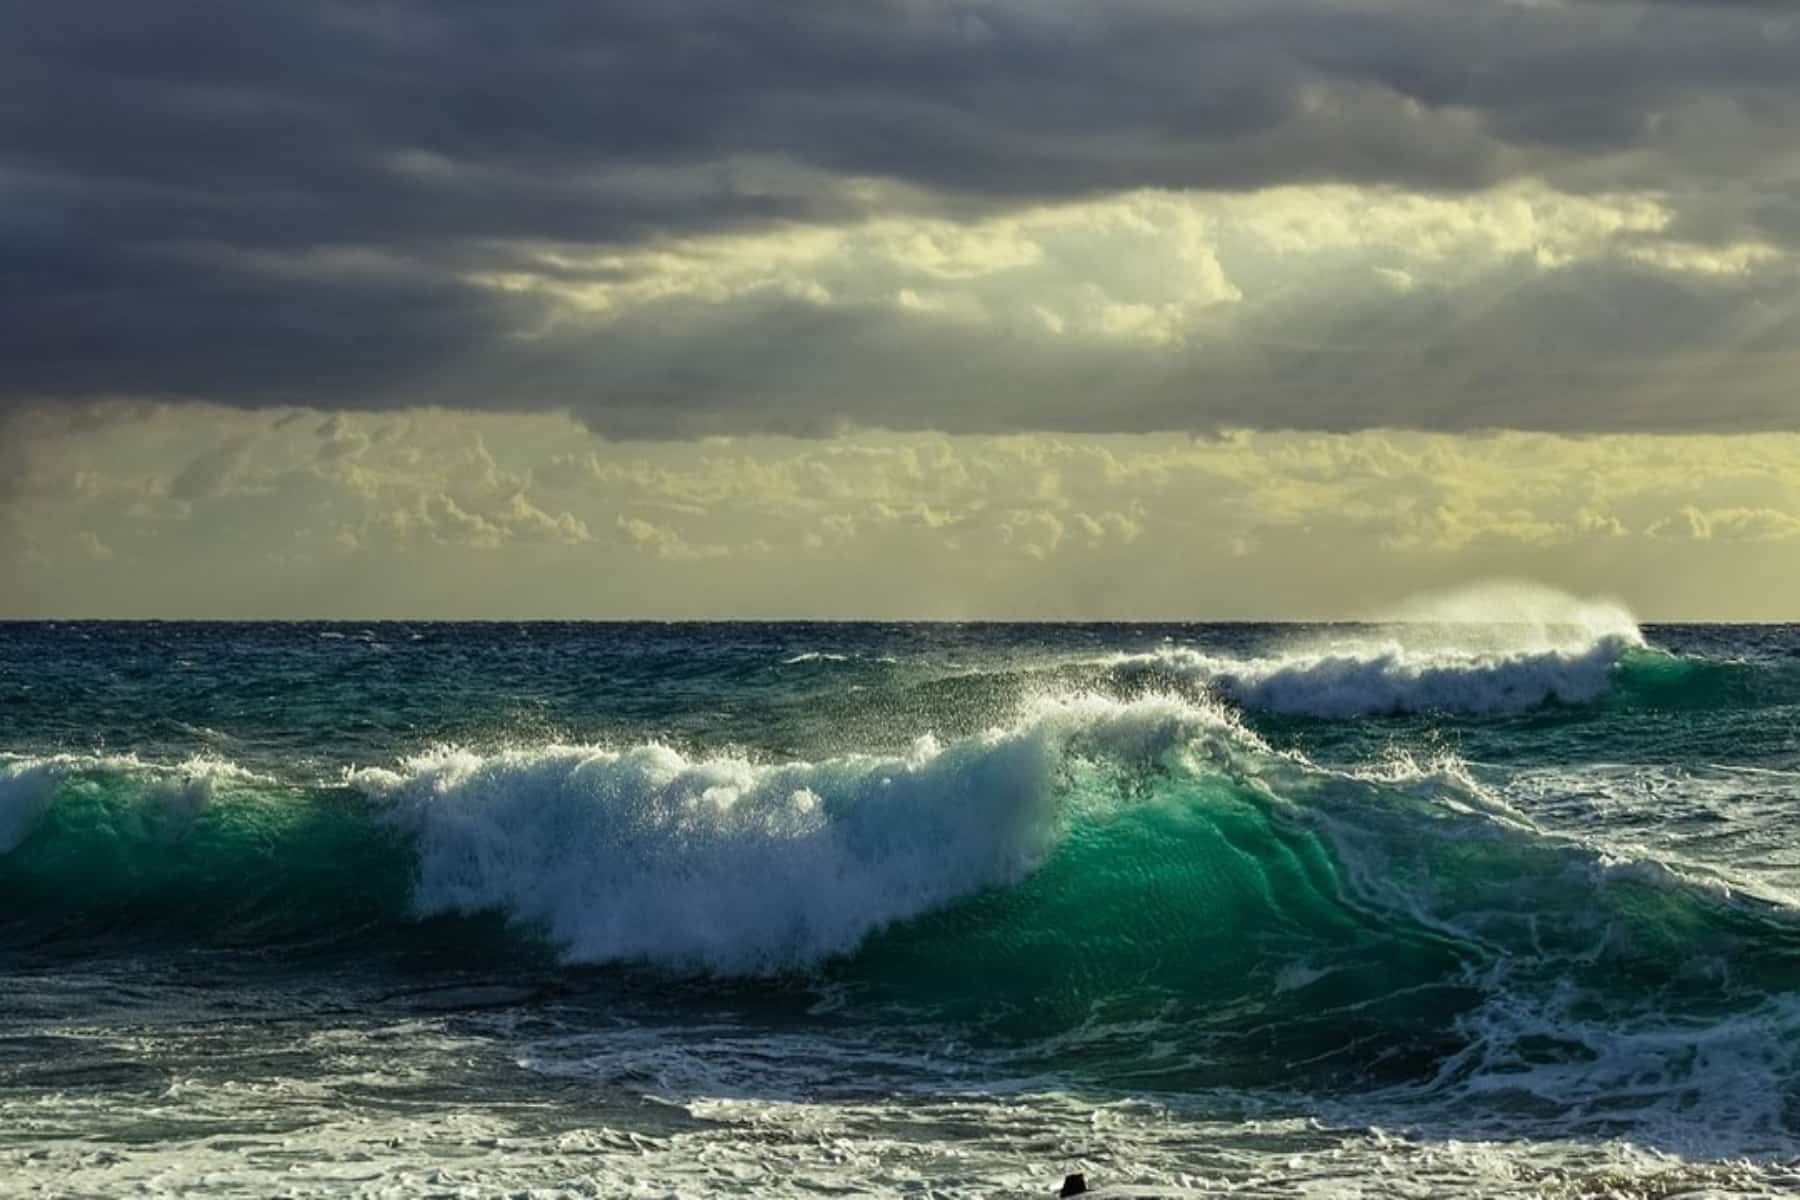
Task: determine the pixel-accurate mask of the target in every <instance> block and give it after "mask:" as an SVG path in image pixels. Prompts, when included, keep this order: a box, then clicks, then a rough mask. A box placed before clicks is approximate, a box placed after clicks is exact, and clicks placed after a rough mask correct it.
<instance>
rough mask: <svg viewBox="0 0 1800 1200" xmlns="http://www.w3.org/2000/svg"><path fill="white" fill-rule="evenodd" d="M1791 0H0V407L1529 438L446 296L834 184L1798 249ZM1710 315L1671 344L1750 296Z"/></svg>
mask: <svg viewBox="0 0 1800 1200" xmlns="http://www.w3.org/2000/svg"><path fill="white" fill-rule="evenodd" d="M1790 12H1791V9H1790V8H1788V7H1786V6H1783V5H1776V4H1749V3H1746V4H1725V5H1720V4H1702V3H1698V2H1694V3H1688V4H1680V3H1674V2H1668V0H1665V2H1664V3H1656V4H1649V5H1645V4H1629V3H1610V2H1609V3H1601V2H1597V0H1596V2H1589V3H1579V4H1573V5H1567V6H1562V5H1554V4H1544V5H1534V6H1525V5H1520V4H1512V3H1502V2H1499V0H1493V2H1484V3H1459V4H1444V3H1437V2H1431V3H1427V2H1424V0H1419V2H1416V3H1414V2H1404V0H1368V2H1366V3H1362V4H1344V3H1326V2H1325V0H1256V2H1253V3H1252V2H1249V0H1239V2H1227V3H1212V4H1202V3H1189V2H1180V3H1177V2H1175V0H1118V2H1115V3H1109V4H1085V3H1080V4H1078V3H1072V2H1068V0H1029V2H1027V0H996V2H991V3H939V2H933V0H870V2H866V3H858V4H845V3H837V2H829V3H828V2H825V0H818V2H813V3H760V2H745V0H661V2H657V3H646V2H644V0H629V2H623V0H620V2H609V0H531V2H523V3H515V4H504V5H501V4H491V3H474V2H472V0H455V2H438V3H423V2H411V0H400V2H393V3H368V4H363V3H293V4H276V3H244V2H243V0H238V2H234V3H226V2H201V0H190V2H178V0H152V2H149V3H142V4H118V3H116V2H113V0H104V2H102V0H61V2H58V3H55V4H45V3H41V2H39V0H0V264H3V267H4V269H3V270H0V359H3V361H4V363H5V373H4V376H3V377H0V399H4V400H6V401H10V402H15V403H16V402H23V401H29V400H46V399H50V400H56V399H59V398H82V397H91V396H98V395H121V394H123V395H142V396H159V397H177V398H179V397H193V398H208V399H214V400H221V401H225V402H229V403H237V404H275V403H305V404H312V405H318V406H322V407H359V408H363V407H383V406H392V405H398V404H408V403H420V402H440V403H446V404H453V405H466V406H474V407H496V408H525V407H532V408H536V407H553V406H561V405H568V406H570V407H571V408H573V409H574V410H575V411H576V412H578V413H579V414H581V415H582V416H583V417H584V419H586V420H588V421H590V423H592V424H593V425H594V426H595V427H596V428H598V429H601V430H604V431H608V432H617V433H680V432H687V431H693V430H701V429H718V430H734V429H807V430H810V429H818V428H829V427H831V425H832V424H833V422H835V421H838V420H843V419H849V420H855V421H859V422H872V423H880V424H889V425H897V426H902V427H917V426H923V425H932V424H939V425H947V426H949V425H954V426H969V427H989V428H1016V427H1034V426H1052V427H1079V428H1096V429H1110V428H1116V429H1131V428H1144V427H1151V426H1176V427H1181V426H1193V425H1197V424H1205V423H1211V422H1217V421H1225V422H1232V423H1261V422H1266V421H1270V420H1279V421H1281V422H1283V423H1291V424H1300V425H1307V424H1314V425H1321V426H1323V427H1338V426H1340V425H1342V426H1355V425H1358V424H1392V423H1422V424H1427V425H1439V426H1451V427H1460V426H1464V425H1469V424H1508V423H1514V424H1533V423H1541V422H1542V421H1543V420H1545V417H1544V416H1543V414H1542V413H1541V412H1540V411H1539V410H1538V409H1537V408H1535V407H1534V406H1533V405H1532V404H1530V403H1526V402H1523V401H1520V400H1518V399H1517V398H1515V399H1514V400H1513V401H1508V402H1505V403H1497V404H1494V405H1489V406H1486V407H1476V406H1470V407H1468V408H1466V409H1465V408H1458V407H1457V406H1455V405H1445V404H1444V403H1443V402H1442V401H1441V399H1440V398H1438V397H1435V396H1424V395H1422V394H1421V393H1420V391H1419V389H1418V388H1417V387H1414V388H1411V389H1410V390H1408V389H1398V390H1397V391H1396V392H1394V393H1392V394H1385V395H1377V394H1375V390H1374V389H1370V394H1369V396H1368V398H1367V399H1366V401H1365V402H1363V403H1361V404H1360V405H1359V406H1356V407H1354V408H1346V407H1345V406H1344V404H1343V402H1342V401H1341V399H1338V400H1329V399H1328V398H1322V397H1325V396H1326V393H1324V392H1321V391H1320V390H1319V389H1318V388H1316V387H1314V388H1310V389H1309V388H1299V387H1296V388H1294V389H1293V390H1292V392H1291V398H1285V399H1284V397H1290V392H1288V391H1284V390H1282V387H1283V386H1286V385H1285V384H1284V383H1283V381H1286V380H1289V379H1291V378H1293V377H1301V378H1312V373H1313V370H1314V368H1313V367H1312V366H1311V365H1310V360H1308V359H1307V358H1306V356H1305V355H1297V356H1296V357H1295V358H1294V359H1293V361H1259V362H1256V363H1254V364H1252V365H1251V366H1246V365H1244V364H1243V363H1240V362H1237V361H1235V360H1234V361H1232V362H1230V363H1227V364H1226V366H1225V367H1223V368H1221V367H1218V366H1217V365H1208V366H1207V368H1206V370H1205V371H1200V370H1199V369H1198V367H1195V366H1194V365H1193V364H1185V365H1183V364H1177V366H1175V367H1171V366H1169V365H1168V364H1166V363H1165V364H1145V363H1143V362H1141V361H1134V360H1133V359H1132V358H1131V357H1130V356H1128V355H1126V354H1124V352H1122V351H1119V352H1114V351H1094V352H1092V353H1090V354H1086V355H1085V356H1084V357H1082V358H1081V359H1080V360H1079V361H1074V360H1071V359H1070V358H1069V357H1068V356H1067V353H1066V352H1064V351H1061V350H1058V349H1057V348H1056V347H1053V346H1049V345H1042V346H1040V345H1037V344H1035V343H1034V344H1029V345H1021V344H1020V343H1018V342H1016V341H1014V342H1005V343H1000V344H995V343H992V342H991V341H984V340H982V339H979V338H974V337H972V336H971V335H969V334H968V333H967V332H966V331H961V330H958V329H956V328H953V327H950V326H948V325H945V326H942V327H940V326H937V325H934V324H932V323H930V322H913V323H912V324H909V325H907V326H906V327H904V328H902V327H899V326H896V325H895V324H894V321H893V318H892V316H891V314H885V313H880V312H876V311H874V310H857V309H852V310H849V311H844V312H824V313H822V312H818V311H811V310H807V309H806V308H805V306H795V305H785V304H777V305H759V306H755V307H753V308H751V309H748V310H746V311H731V312H722V313H721V312H677V311H674V310H668V309H664V310H660V311H659V312H658V313H656V314H654V317H655V320H654V321H652V320H651V319H649V318H646V319H645V320H644V321H641V322H638V323H636V324H633V323H629V322H627V323H625V324H623V325H620V326H617V327H615V328H612V329H610V330H607V331H604V332H600V333H595V334H592V335H581V334H577V333H574V332H571V331H567V330H563V331H560V332H557V333H555V334H553V335H551V336H549V337H540V336H537V333H536V332H535V331H537V330H538V329H539V327H540V326H541V325H542V323H543V321H544V318H545V313H544V309H543V302H542V301H541V300H537V299H532V298H530V297H527V296H521V295H517V294H509V293H503V292H498V291H495V290H493V289H490V288H484V287H478V286H475V285H473V284H471V283H470V282H469V281H468V275H469V273H470V272H473V271H478V270H504V269H507V268H508V267H509V266H510V265H512V264H515V263H516V262H517V261H518V260H519V256H520V254H521V253H523V251H524V250H525V248H529V247H533V246H542V245H548V244H561V245H568V244H585V245H589V246H593V247H598V248H604V247H630V246H632V245H636V244H641V243H643V242H645V241H647V240H649V239H653V238H655V237H658V236H661V235H671V234H682V233H691V232H699V231H708V230H729V229H738V228H762V227H768V226H772V225H775V224H779V223H781V222H785V221H811V220H825V221H829V220H834V219H842V218H845V217H849V216H853V215H855V214H857V213H858V212H859V211H860V209H861V206H862V205H864V204H866V203H868V201H867V200H866V199H863V198H860V197H861V194H860V193H858V192H857V191H856V190H855V189H852V188H849V187H846V186H845V185H844V181H845V180H846V179H847V178H849V177H854V176H872V177H877V178H880V179H885V180H889V181H893V182H895V183H898V184H903V185H906V187H907V193H906V194H908V195H909V196H911V197H913V199H912V200H911V201H909V202H910V203H913V204H915V205H918V206H924V207H927V208H932V209H936V210H939V211H943V212H952V213H959V214H968V213H973V212H981V211H989V210H993V209H998V208H1004V207H1007V206H1012V205H1019V204H1024V203H1029V202H1040V201H1048V200H1060V199H1067V198H1073V197H1079V196H1085V195H1092V194H1096V193H1101V192H1106V191H1110V190H1116V189H1121V188H1132V187H1144V186H1163V187H1176V188H1190V187H1197V188H1220V189H1243V188H1250V187H1256V186H1262V185H1268V184H1276V183H1284V182H1306V181H1348V182H1358V183H1366V184H1392V185H1396V186H1400V187H1407V188H1421V189H1431V190H1440V191H1442V190H1450V191H1455V190H1459V189H1468V188H1477V187H1482V186H1486V185H1488V184H1491V183H1494V182H1496V181H1500V180H1503V179H1505V178H1508V177H1511V176H1515V175H1522V174H1531V175H1540V176H1544V177H1547V178H1549V179H1551V180H1552V181H1554V182H1556V183H1558V184H1559V185H1560V186H1564V187H1568V188H1571V189H1574V190H1592V191H1600V190H1605V189H1607V188H1610V187H1620V186H1633V187H1647V186H1654V187H1657V188H1661V189H1667V190H1669V191H1671V193H1672V194H1676V195H1679V196H1684V197H1686V198H1687V201H1686V202H1685V203H1684V204H1683V205H1682V206H1680V207H1679V208H1678V219H1679V220H1680V221H1681V222H1682V223H1683V228H1684V229H1686V230H1689V231H1691V236H1693V237H1694V238H1696V239H1698V240H1707V239H1708V238H1711V237H1716V238H1717V239H1719V240H1727V239H1729V238H1734V237H1735V238H1743V237H1749V236H1755V237H1762V238H1767V239H1771V240H1780V241H1786V242H1790V243H1791V242H1794V241H1796V240H1797V239H1800V228H1797V225H1800V222H1797V221H1796V218H1795V217H1794V212H1795V203H1794V196H1793V190H1792V184H1791V181H1788V182H1786V183H1780V182H1779V178H1778V176H1771V179H1775V180H1777V182H1773V183H1769V184H1767V185H1763V184H1758V183H1757V182H1756V181H1757V180H1759V179H1761V178H1762V177H1763V175H1764V174H1765V173H1766V172H1767V171H1769V170H1771V168H1769V167H1768V166H1767V164H1768V163H1770V162H1772V161H1777V160H1779V158H1780V156H1781V155H1782V154H1785V153H1791V150H1792V145H1793V133H1792V130H1793V129H1794V128H1795V121H1796V120H1797V119H1800V100H1797V97H1800V40H1797V39H1800V27H1797V26H1796V22H1795V19H1794V18H1793V17H1791V16H1789V15H1788V14H1789V13H1790ZM1712 214H1718V215H1717V216H1713V215H1712ZM1725 214H1728V215H1725ZM533 269H534V270H538V271H540V272H543V271H546V270H552V269H554V268H549V267H544V266H542V265H539V266H534V268H533ZM585 277H588V278H591V277H592V272H591V271H590V272H586V273H585ZM1617 282H1618V281H1616V280H1607V281H1601V282H1600V283H1597V284H1596V286H1606V287H1611V286H1612V285H1613V284H1615V283H1617ZM1632 286H1633V287H1635V286H1636V284H1635V283H1634V284H1633V285H1632ZM1651 294H1652V295H1654V289H1652V293H1651ZM1612 295H1613V293H1612V292H1610V291H1607V292H1604V293H1601V294H1600V296H1601V298H1600V299H1597V300H1596V301H1595V303H1596V304H1601V305H1604V304H1605V303H1607V302H1608V300H1609V299H1610V297H1611V296H1612ZM1705 299H1706V300H1707V303H1705V304H1702V305H1701V306H1700V307H1699V308H1698V309H1696V310H1695V311H1694V312H1693V313H1692V314H1691V315H1692V316H1693V318H1694V319H1695V320H1698V321H1699V322H1700V324H1701V325H1702V326H1710V325H1711V324H1712V323H1713V322H1714V321H1715V320H1716V319H1724V318H1722V317H1717V316H1716V315H1715V314H1718V313H1728V312H1729V311H1732V310H1731V309H1730V307H1729V306H1730V305H1737V304H1743V303H1748V302H1750V301H1748V300H1745V299H1743V298H1742V297H1739V298H1738V299H1735V300H1729V299H1728V300H1726V301H1719V303H1721V304H1726V305H1727V307H1726V308H1724V309H1720V308H1718V307H1716V306H1712V307H1709V305H1710V304H1712V301H1714V300H1716V299H1717V298H1716V297H1709V298H1705ZM1647 302H1648V301H1640V300H1634V299H1631V298H1630V296H1629V295H1628V296H1627V299H1626V300H1625V301H1624V305H1625V311H1634V308H1633V306H1634V305H1639V304H1641V303H1647ZM1606 311H1619V310H1618V309H1616V308H1615V309H1607V310H1606ZM1684 311H1685V310H1684ZM1531 315H1532V314H1530V313H1522V314H1519V319H1520V320H1521V321H1524V322H1525V325H1524V327H1523V328H1524V333H1523V335H1522V336H1526V337H1531V336H1535V335H1534V334H1532V332H1531V329H1532V326H1531V323H1530V321H1529V320H1528V318H1530V317H1531ZM674 319H679V320H680V321H681V322H682V324H681V326H680V327H679V328H671V327H670V326H669V325H668V324H667V322H668V321H670V320H674ZM640 326H642V327H640ZM1651 327H1653V328H1658V329H1660V328H1662V327H1663V326H1662V325H1661V324H1655V325H1653V326H1651ZM1493 328H1498V326H1494V327H1493ZM526 334H529V335H531V336H530V337H529V338H524V337H522V336H521V335H526ZM1665 344H1666V343H1665ZM1242 353H1245V354H1248V353H1249V352H1242ZM1022 356H1024V357H1022ZM922 361H925V362H929V363H931V364H932V366H931V368H930V369H924V368H922V367H921V366H920V363H921V362H922ZM953 363H960V364H963V365H962V366H959V367H957V368H956V369H952V367H951V366H950V365H949V364H953ZM1504 374H1505V372H1504V371H1502V372H1500V373H1499V375H1498V376H1496V378H1498V377H1500V376H1503V375H1504ZM1077 385H1081V386H1082V387H1087V388H1089V390H1087V391H1085V392H1083V391H1080V390H1079V389H1078V387H1077ZM1277 385H1282V386H1277ZM1271 387H1273V388H1274V389H1275V391H1274V392H1273V393H1272V395H1273V399H1272V400H1271V399H1268V398H1267V397H1266V396H1264V395H1263V394H1262V393H1259V392H1258V391H1257V389H1259V388H1271ZM1509 405H1510V407H1509ZM1615 407H1616V406H1615ZM1588 411H1589V412H1590V414H1591V416H1592V423H1594V424H1596V425H1604V424H1606V423H1607V422H1609V421H1612V420H1614V419H1618V418H1616V414H1614V413H1613V411H1612V409H1611V408H1608V407H1606V406H1601V407H1599V408H1593V409H1590V410H1588ZM1759 411H1760V410H1759ZM1628 418H1629V414H1627V415H1626V419H1625V423H1627V424H1629V423H1631V422H1630V420H1629V419H1628ZM1710 419H1711V418H1710V417H1709V416H1708V414H1706V413H1703V412H1693V413H1690V414H1689V417H1688V423H1690V424H1705V423H1707V422H1708V421H1709V420H1710ZM1720 419H1721V420H1724V421H1727V422H1729V421H1730V420H1732V419H1739V418H1734V417H1732V416H1731V415H1729V414H1727V415H1726V416H1723V417H1721V418H1720ZM1759 419H1760V418H1759ZM1789 420H1790V417H1789V416H1787V415H1781V416H1780V417H1779V419H1778V421H1777V423H1787V422H1788V421H1789Z"/></svg>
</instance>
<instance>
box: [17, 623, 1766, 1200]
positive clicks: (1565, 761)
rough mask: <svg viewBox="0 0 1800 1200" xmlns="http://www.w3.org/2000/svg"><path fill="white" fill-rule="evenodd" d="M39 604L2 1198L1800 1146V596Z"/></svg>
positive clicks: (800, 1190) (888, 1184)
mask: <svg viewBox="0 0 1800 1200" xmlns="http://www.w3.org/2000/svg"><path fill="white" fill-rule="evenodd" d="M1398 615H1399V616H1401V617H1403V618H1404V619H1403V620H1399V621H1396V622H1394V623H1389V624H1377V625H1333V626H1291V625H1290V626H1276V625H1270V626H1261V625H1216V626H1207V625H973V624H972V625H933V624H922V625H905V624H901V625H873V624H705V625H691V624H676V625H662V624H466V625H465V624H394V623H386V624H368V625H359V624H236V625H233V624H177V623H151V624H123V623H122V624H60V623H57V624H52V623H42V624H12V625H5V626H0V1193H4V1194H7V1195H45V1196H117V1195H123V1194H149V1195H158V1194H171V1195H172V1194H181V1195H243V1196H269V1195H282V1196H344V1195H352V1196H408V1197H411V1196H420V1195H439V1196H491V1195H525V1196H564V1195H568V1196H670V1195H679V1196H687V1195H708V1194H744V1195H751V1194H755V1195H763V1196H767V1195H801V1194H820V1195H825V1194H829V1195H885V1196H892V1195H897V1194H912V1195H932V1196H969V1197H974V1196H993V1195H1018V1196H1030V1195H1047V1194H1050V1193H1051V1192H1052V1191H1053V1190H1054V1189H1055V1187H1056V1186H1057V1185H1058V1184H1059V1183H1060V1182H1061V1179H1062V1177H1063V1175H1064V1174H1065V1173H1068V1172H1072V1171H1077V1170H1079V1171H1083V1172H1085V1174H1086V1175H1087V1177H1088V1180H1089V1182H1090V1184H1093V1185H1110V1186H1112V1187H1115V1188H1120V1189H1126V1190H1128V1191H1131V1190H1135V1192H1136V1193H1137V1194H1152V1195H1154V1194H1167V1195H1192V1194H1226V1193H1241V1194H1246V1195H1256V1196H1337V1195H1368V1196H1437V1195H1447V1194H1481V1195H1490V1196H1501V1195H1566V1196H1598V1195H1606V1196H1659V1197H1660V1196H1670V1195H1761V1194H1771V1193H1779V1192H1782V1191H1784V1190H1793V1189H1800V629H1796V628H1777V627H1706V626H1681V627H1676V626H1666V627H1647V628H1642V629H1640V628H1639V627H1638V626H1637V625H1636V624H1635V623H1633V622H1632V620H1631V619H1630V617H1629V615H1628V614H1626V613H1625V612H1623V610H1620V609H1617V608H1615V607H1611V606H1607V605H1604V604H1577V603H1574V602H1566V601H1555V602H1551V601H1547V600H1545V598H1544V597H1543V596H1541V595H1536V594H1525V595H1523V597H1522V598H1521V597H1518V596H1509V595H1507V594H1493V593H1488V594H1484V595H1482V596H1479V597H1477V598H1476V599H1475V600H1473V601H1470V600H1467V599H1466V598H1465V600H1462V601H1454V602H1445V603H1438V604H1436V605H1434V606H1430V607H1428V608H1426V609H1423V610H1421V611H1416V612H1406V613H1401V614H1398Z"/></svg>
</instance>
